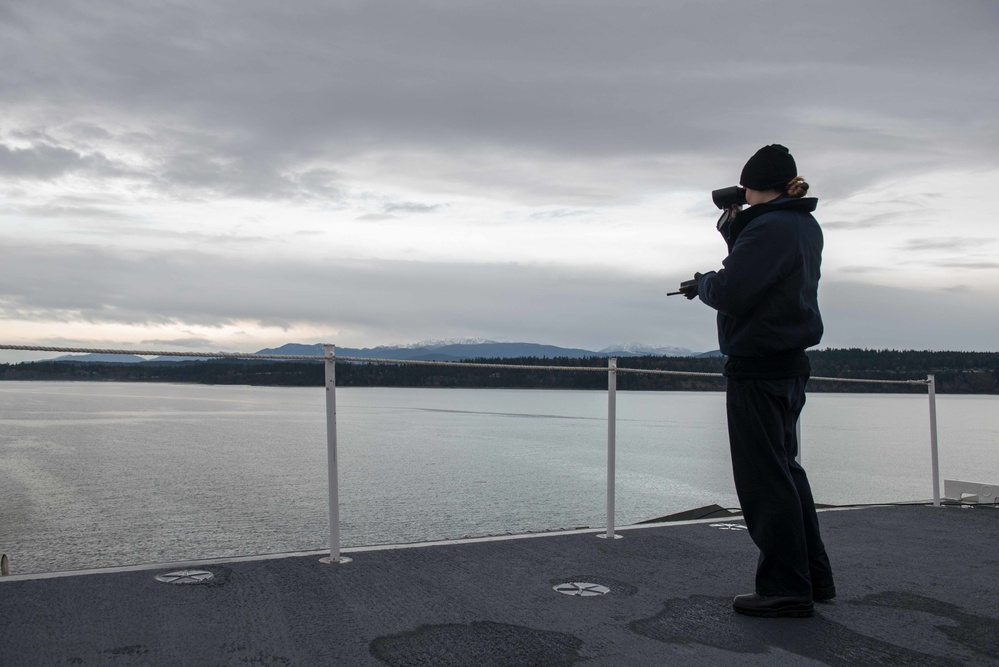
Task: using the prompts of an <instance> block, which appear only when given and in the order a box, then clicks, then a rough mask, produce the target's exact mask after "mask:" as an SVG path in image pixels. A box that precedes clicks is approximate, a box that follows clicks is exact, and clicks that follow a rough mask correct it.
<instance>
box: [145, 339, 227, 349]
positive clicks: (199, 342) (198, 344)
mask: <svg viewBox="0 0 999 667" xmlns="http://www.w3.org/2000/svg"><path fill="white" fill-rule="evenodd" d="M211 344H212V341H210V340H208V339H206V338H170V339H167V340H162V339H155V338H154V339H151V340H144V341H142V345H163V346H165V347H187V348H191V349H202V350H203V349H205V348H206V347H208V346H210V345H211Z"/></svg>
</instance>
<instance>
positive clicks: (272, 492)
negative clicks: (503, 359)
mask: <svg viewBox="0 0 999 667" xmlns="http://www.w3.org/2000/svg"><path fill="white" fill-rule="evenodd" d="M324 410H325V392H324V390H323V389H322V388H273V387H232V386H204V385H168V384H119V383H49V382H30V383H29V382H7V383H0V551H2V552H4V553H7V554H8V556H9V557H10V558H11V564H12V570H13V571H14V572H15V573H25V572H39V571H56V570H66V569H77V568H89V567H98V566H105V565H121V564H133V563H141V562H153V561H169V560H184V559H193V558H207V557H217V556H237V555H248V554H259V553H273V552H283V551H296V550H308V549H322V548H325V547H326V546H327V542H326V540H327V534H328V524H327V499H326V498H327V496H326V493H327V480H326V430H325V429H326V423H325V412H324ZM337 413H338V415H337V416H338V436H339V438H338V440H339V459H340V468H341V470H340V498H341V518H342V521H343V527H342V537H343V543H344V545H345V546H357V545H371V544H379V543H401V542H412V541H421V540H435V539H446V538H457V537H464V536H469V535H483V534H494V533H501V532H508V531H510V532H520V531H525V530H542V529H555V528H572V527H578V526H592V527H600V526H603V525H604V523H605V515H604V513H605V509H606V495H605V493H606V486H605V484H606V439H607V423H606V414H607V395H606V393H604V392H596V391H545V390H491V389H481V390H474V389H386V388H339V389H338V391H337ZM617 414H618V424H617V447H618V456H617V470H618V475H617V479H618V493H617V524H618V525H625V524H627V523H632V522H636V521H641V520H643V519H649V518H654V517H659V516H663V515H666V514H670V513H673V512H678V511H682V510H686V509H692V508H695V507H700V506H703V505H707V504H710V503H717V504H719V505H723V506H729V507H735V506H737V504H738V501H737V499H736V496H735V490H734V488H733V486H732V475H731V470H730V464H729V458H728V444H727V436H726V430H725V406H724V396H723V395H722V394H721V393H686V392H619V393H618V399H617ZM938 419H939V432H940V471H941V476H942V477H944V478H948V479H965V480H971V481H979V482H986V483H995V482H999V397H997V396H941V397H938ZM802 429H803V430H802V442H803V448H802V449H803V463H804V464H805V467H806V469H807V470H808V472H809V476H810V478H811V480H812V485H813V488H814V491H815V496H816V500H817V501H818V502H820V503H829V504H847V503H869V502H889V501H908V500H922V499H927V498H930V497H931V496H932V485H931V484H932V482H931V475H930V454H929V451H930V447H929V418H928V402H927V399H926V397H925V396H924V395H883V394H810V395H809V398H808V404H807V406H806V408H805V413H804V415H803V417H802Z"/></svg>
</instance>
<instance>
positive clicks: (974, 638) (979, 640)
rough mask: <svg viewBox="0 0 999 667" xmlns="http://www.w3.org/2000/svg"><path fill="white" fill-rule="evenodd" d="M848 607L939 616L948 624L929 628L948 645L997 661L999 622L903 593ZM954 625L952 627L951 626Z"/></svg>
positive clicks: (865, 599) (869, 597)
mask: <svg viewBox="0 0 999 667" xmlns="http://www.w3.org/2000/svg"><path fill="white" fill-rule="evenodd" d="M851 604H858V605H867V606H872V607H886V608H889V609H898V610H901V611H914V612H921V613H925V614H931V615H933V616H940V617H942V618H945V619H947V620H948V622H944V623H934V624H933V625H934V627H936V628H937V629H938V630H939V631H940V632H942V633H944V634H945V635H946V636H947V637H948V638H949V639H950V640H951V641H953V642H956V643H958V644H961V645H962V646H965V647H967V648H969V649H971V650H972V651H974V652H975V653H979V654H981V655H985V656H988V657H991V658H995V657H999V620H997V619H995V618H990V617H987V616H976V615H974V614H969V613H967V612H965V611H963V610H962V609H961V608H960V607H958V606H957V605H954V604H951V603H949V602H943V601H941V600H937V599H934V598H929V597H925V596H923V595H916V594H915V593H905V592H893V591H885V592H883V593H874V594H871V595H867V596H864V597H862V598H860V599H859V600H854V601H851ZM955 623H956V625H954V624H955Z"/></svg>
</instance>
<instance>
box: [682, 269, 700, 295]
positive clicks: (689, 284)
mask: <svg viewBox="0 0 999 667" xmlns="http://www.w3.org/2000/svg"><path fill="white" fill-rule="evenodd" d="M700 279H701V274H700V273H695V274H694V278H693V280H684V281H683V282H682V283H680V294H682V295H684V296H685V297H687V299H696V298H697V281H698V280H700Z"/></svg>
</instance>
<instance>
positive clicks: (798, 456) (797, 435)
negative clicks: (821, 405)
mask: <svg viewBox="0 0 999 667" xmlns="http://www.w3.org/2000/svg"><path fill="white" fill-rule="evenodd" d="M794 441H795V442H797V443H798V452H797V453H796V454H795V455H794V460H795V461H797V462H798V465H801V416H800V415H799V416H798V421H796V422H794Z"/></svg>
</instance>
